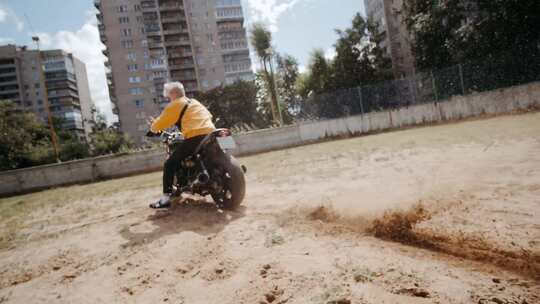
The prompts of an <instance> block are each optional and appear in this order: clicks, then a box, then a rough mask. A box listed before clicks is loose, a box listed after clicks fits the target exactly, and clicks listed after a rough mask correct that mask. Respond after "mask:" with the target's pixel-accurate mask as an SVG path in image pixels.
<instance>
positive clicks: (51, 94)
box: [49, 90, 79, 98]
mask: <svg viewBox="0 0 540 304" xmlns="http://www.w3.org/2000/svg"><path fill="white" fill-rule="evenodd" d="M65 96H71V97H76V98H79V94H77V93H76V92H73V91H71V90H67V91H51V92H49V98H54V97H65Z"/></svg>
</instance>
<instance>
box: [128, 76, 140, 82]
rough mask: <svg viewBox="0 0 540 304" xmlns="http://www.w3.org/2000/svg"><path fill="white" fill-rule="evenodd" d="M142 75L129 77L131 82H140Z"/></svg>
mask: <svg viewBox="0 0 540 304" xmlns="http://www.w3.org/2000/svg"><path fill="white" fill-rule="evenodd" d="M140 82H141V77H139V76H131V77H129V83H140Z"/></svg>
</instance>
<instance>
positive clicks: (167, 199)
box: [150, 193, 171, 209]
mask: <svg viewBox="0 0 540 304" xmlns="http://www.w3.org/2000/svg"><path fill="white" fill-rule="evenodd" d="M170 206H171V194H169V193H165V194H163V196H162V197H161V198H160V199H159V201H157V202H155V203H152V204H150V208H152V209H164V208H169V207H170Z"/></svg>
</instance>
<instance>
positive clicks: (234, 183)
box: [211, 155, 246, 210]
mask: <svg viewBox="0 0 540 304" xmlns="http://www.w3.org/2000/svg"><path fill="white" fill-rule="evenodd" d="M221 165H222V166H223V170H224V171H225V172H226V174H228V176H224V178H223V179H224V182H223V189H222V190H221V191H220V192H218V193H212V194H211V196H212V199H213V200H214V202H215V203H216V204H217V205H218V206H220V207H221V208H224V209H228V210H234V209H236V208H238V207H239V206H240V205H241V204H242V201H243V200H244V196H245V194H246V179H245V176H244V170H243V169H242V165H240V163H239V162H238V160H236V158H234V157H233V156H229V155H226V159H224V161H223V162H221Z"/></svg>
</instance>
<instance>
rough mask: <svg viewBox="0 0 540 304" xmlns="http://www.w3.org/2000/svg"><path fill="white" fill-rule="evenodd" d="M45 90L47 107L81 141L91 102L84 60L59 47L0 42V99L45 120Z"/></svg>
mask: <svg viewBox="0 0 540 304" xmlns="http://www.w3.org/2000/svg"><path fill="white" fill-rule="evenodd" d="M39 56H41V58H40V57H39ZM40 59H41V66H39V63H40ZM40 69H42V70H41V71H40ZM42 73H43V75H44V78H43V76H42ZM45 90H47V95H48V104H49V109H50V111H51V113H52V115H53V116H54V117H57V118H61V119H62V121H63V125H62V127H63V128H65V129H68V130H72V131H73V132H75V133H76V134H77V136H78V138H79V140H81V141H84V140H86V139H88V134H89V133H90V132H91V131H92V126H93V123H94V118H93V113H92V111H93V108H94V103H93V101H92V99H91V97H90V89H89V86H88V78H87V75H86V66H85V64H84V63H83V62H81V61H80V60H79V59H77V58H76V57H74V56H73V55H72V54H70V53H66V52H64V51H62V50H48V51H41V52H39V51H37V50H28V49H27V48H26V47H24V46H23V47H18V46H15V45H5V46H0V99H7V100H11V101H12V102H14V103H15V105H16V106H18V107H19V108H20V109H23V110H26V111H31V112H34V113H35V114H36V115H37V116H38V117H39V118H40V119H42V120H43V121H45V122H46V121H47V111H46V109H45V105H46V104H47V103H46V102H44V98H45Z"/></svg>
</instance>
